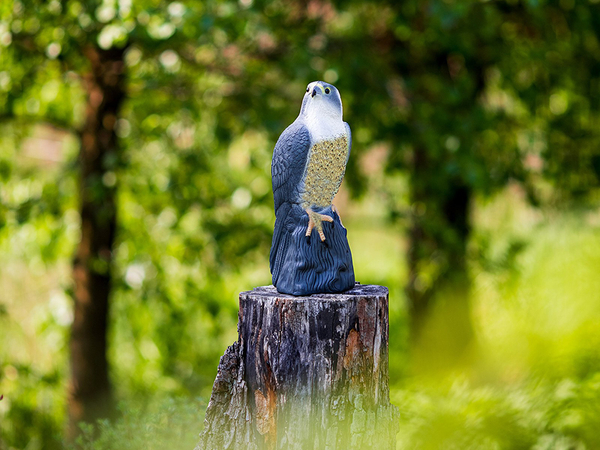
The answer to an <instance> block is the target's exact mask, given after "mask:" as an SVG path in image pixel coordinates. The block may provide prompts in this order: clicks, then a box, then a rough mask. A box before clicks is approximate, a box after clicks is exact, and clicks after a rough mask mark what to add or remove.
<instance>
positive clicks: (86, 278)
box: [68, 47, 124, 439]
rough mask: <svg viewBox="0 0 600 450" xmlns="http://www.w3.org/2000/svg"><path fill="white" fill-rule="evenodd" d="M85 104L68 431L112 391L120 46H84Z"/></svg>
mask: <svg viewBox="0 0 600 450" xmlns="http://www.w3.org/2000/svg"><path fill="white" fill-rule="evenodd" d="M85 56H86V57H87V58H88V60H89V63H90V67H91V71H90V74H89V75H88V77H87V78H86V79H85V83H86V86H85V87H86V90H87V107H86V116H85V123H84V125H83V129H82V131H81V133H80V139H81V148H80V153H79V166H80V208H81V209H80V212H81V240H80V242H79V246H78V247H77V252H76V255H75V259H74V261H73V279H74V283H75V286H74V294H73V298H74V301H75V311H74V319H73V324H72V327H71V341H70V350H71V380H70V398H69V407H68V408H69V429H68V435H69V437H70V438H71V439H73V438H74V437H75V436H76V435H77V434H78V433H79V427H78V423H79V422H81V421H85V422H93V421H95V420H96V419H97V418H100V417H106V416H107V415H108V414H109V413H110V412H111V409H112V390H111V385H110V380H109V374H108V361H107V359H106V348H107V325H108V310H109V308H108V306H109V294H110V288H111V264H112V247H113V241H114V236H115V229H116V215H115V181H116V179H115V175H114V170H115V168H116V167H115V166H116V162H117V161H118V160H119V150H118V145H117V137H116V135H115V129H114V128H115V123H116V119H117V114H118V112H119V108H120V106H121V103H122V101H123V98H124V90H123V89H124V87H123V79H124V74H123V70H124V64H123V50H122V49H111V50H107V51H104V50H100V49H97V48H93V47H89V48H87V49H86V51H85Z"/></svg>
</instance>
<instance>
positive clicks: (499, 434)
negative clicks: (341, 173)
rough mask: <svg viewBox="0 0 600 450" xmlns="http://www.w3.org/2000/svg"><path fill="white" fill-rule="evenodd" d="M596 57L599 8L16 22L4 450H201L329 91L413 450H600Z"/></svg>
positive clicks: (23, 13)
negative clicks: (222, 365)
mask: <svg viewBox="0 0 600 450" xmlns="http://www.w3.org/2000/svg"><path fill="white" fill-rule="evenodd" d="M599 39H600V4H598V0H589V1H584V0H581V1H580V0H510V1H509V0H506V1H502V0H497V1H471V0H464V1H455V0H421V1H415V0H406V1H402V2H396V1H392V0H390V1H359V0H346V1H332V0H308V1H305V0H302V1H300V0H291V1H289V0H286V1H283V0H274V1H260V0H239V1H217V0H207V1H203V2H200V1H191V0H190V1H181V2H169V1H165V0H137V1H135V2H134V1H132V0H3V1H2V2H1V4H0V395H3V399H2V400H0V449H2V450H7V449H27V450H37V449H48V450H54V449H62V448H65V447H67V446H68V445H71V444H69V442H74V441H76V442H78V444H79V445H80V446H81V447H83V448H89V449H108V448H133V449H138V448H139V449H142V448H143V449H155V448H156V449H159V448H160V449H164V448H165V447H166V446H167V445H169V446H171V448H190V449H191V448H193V446H194V445H195V443H196V442H197V436H198V433H199V432H200V431H201V429H202V419H203V415H204V410H205V408H206V404H207V401H208V398H209V395H210V391H211V387H212V382H213V380H214V377H215V375H216V368H217V364H218V360H219V357H220V356H221V355H222V354H223V352H224V351H225V348H226V347H227V346H228V345H230V344H231V343H232V342H233V341H234V340H236V339H237V332H236V322H237V296H238V293H239V292H240V291H244V290H250V289H252V288H253V287H255V286H258V285H265V284H270V274H269V266H268V254H269V248H270V240H271V233H272V227H273V223H274V213H273V210H272V193H271V186H270V183H271V180H270V160H271V155H272V149H273V146H274V144H275V142H276V139H277V137H278V136H279V134H280V133H281V132H282V131H283V129H284V128H285V127H286V126H287V125H289V124H290V123H291V122H292V121H293V120H294V119H295V117H296V116H297V114H298V112H299V109H300V103H301V99H302V96H303V94H304V90H305V87H306V84H308V83H309V82H311V81H314V80H319V79H320V80H324V81H327V82H330V83H333V84H335V85H336V86H337V87H338V88H339V90H340V92H341V95H342V100H343V103H344V120H346V121H347V122H348V123H349V124H350V126H351V128H352V132H353V147H352V154H351V157H350V161H349V166H348V170H347V173H346V177H345V180H344V184H343V187H342V190H341V191H340V193H339V194H338V197H337V199H336V201H335V203H336V204H337V206H338V209H339V210H340V212H341V215H342V217H343V220H344V224H345V226H346V227H347V229H348V236H349V240H350V246H351V249H352V252H353V256H354V265H355V273H356V276H357V280H358V281H360V282H361V283H363V284H367V283H371V284H382V285H386V286H388V287H389V289H390V353H389V358H390V385H391V395H392V402H393V403H395V404H396V405H397V406H399V408H400V411H401V424H400V425H401V428H400V433H399V435H398V448H401V449H467V448H477V449H487V448H490V449H520V448H523V449H538V450H539V449H594V448H600V432H598V424H599V423H600V209H599V206H600V203H599V200H600V191H599V189H598V188H599V185H598V181H599V177H600V40H599ZM106 418H111V419H112V420H107V419H106ZM97 419H100V422H99V426H97V427H96V428H94V427H93V426H91V425H85V424H83V425H80V422H81V421H87V422H89V423H95V421H96V420H97Z"/></svg>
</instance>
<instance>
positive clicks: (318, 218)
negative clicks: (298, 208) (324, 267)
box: [306, 208, 333, 242]
mask: <svg viewBox="0 0 600 450" xmlns="http://www.w3.org/2000/svg"><path fill="white" fill-rule="evenodd" d="M306 213H307V214H308V228H307V229H306V237H309V236H310V235H311V234H312V230H313V228H316V229H317V232H318V233H319V237H320V238H321V242H325V233H323V222H324V221H325V222H333V218H332V217H330V216H328V215H327V214H319V213H316V212H314V211H313V210H312V209H310V208H307V209H306Z"/></svg>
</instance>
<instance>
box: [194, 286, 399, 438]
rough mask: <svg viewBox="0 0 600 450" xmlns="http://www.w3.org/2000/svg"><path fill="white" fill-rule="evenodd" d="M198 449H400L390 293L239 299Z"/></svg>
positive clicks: (272, 294)
mask: <svg viewBox="0 0 600 450" xmlns="http://www.w3.org/2000/svg"><path fill="white" fill-rule="evenodd" d="M238 333H239V339H238V341H237V342H235V343H234V344H233V345H232V346H230V347H229V348H228V349H227V351H226V352H225V354H224V355H223V357H222V358H221V361H220V363H219V368H218V373H217V378H216V380H215V383H214V386H213V392H212V395H211V399H210V403H209V405H208V409H207V411H206V417H205V421H204V424H205V427H204V432H203V433H202V434H201V440H200V443H199V444H198V446H197V447H196V450H213V449H214V450H217V449H218V450H222V449H235V450H237V449H244V450H246V449H257V450H258V449H261V450H262V449H268V450H272V449H327V450H334V449H357V450H358V449H361V450H362V449H371V448H372V449H393V448H394V449H395V448H396V432H397V425H398V410H397V408H396V407H395V406H393V405H391V404H390V402H389V387H388V290H387V288H385V287H382V286H371V285H364V286H363V285H359V284H357V285H356V286H355V287H354V288H353V289H351V290H349V291H346V292H344V293H341V294H316V295H311V296H306V297H295V296H292V295H286V294H280V293H278V292H277V291H276V290H275V288H274V287H273V286H268V287H259V288H256V289H254V290H252V291H249V292H242V293H241V294H240V310H239V322H238Z"/></svg>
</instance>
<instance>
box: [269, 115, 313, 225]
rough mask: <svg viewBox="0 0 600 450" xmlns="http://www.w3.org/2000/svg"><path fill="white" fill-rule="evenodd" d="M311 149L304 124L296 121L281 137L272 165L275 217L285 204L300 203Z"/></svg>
mask: <svg viewBox="0 0 600 450" xmlns="http://www.w3.org/2000/svg"><path fill="white" fill-rule="evenodd" d="M309 149H310V134H309V132H308V130H307V129H306V127H305V126H304V124H303V123H302V122H299V121H297V120H296V121H295V122H294V123H292V124H291V125H290V126H289V127H287V128H286V129H285V131H284V132H283V133H281V136H279V139H278V140H277V144H275V150H274V151H273V161H272V163H271V177H272V182H273V199H274V201H275V216H277V215H278V214H277V211H278V210H279V209H280V208H281V206H282V204H283V203H286V202H288V203H296V202H298V201H299V197H300V184H301V182H302V176H303V174H304V168H305V167H306V158H307V156H308V150H309Z"/></svg>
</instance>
